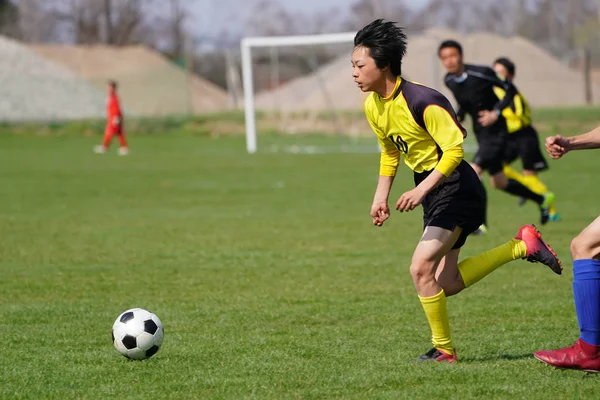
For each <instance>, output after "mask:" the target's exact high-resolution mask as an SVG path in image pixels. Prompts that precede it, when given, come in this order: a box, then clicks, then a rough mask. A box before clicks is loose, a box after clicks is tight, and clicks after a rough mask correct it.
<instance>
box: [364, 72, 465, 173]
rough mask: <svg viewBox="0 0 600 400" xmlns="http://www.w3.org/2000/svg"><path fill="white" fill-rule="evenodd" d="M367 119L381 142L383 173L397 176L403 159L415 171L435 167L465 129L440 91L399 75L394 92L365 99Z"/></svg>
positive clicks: (459, 143)
mask: <svg viewBox="0 0 600 400" xmlns="http://www.w3.org/2000/svg"><path fill="white" fill-rule="evenodd" d="M365 113H366V115H367V120H368V121H369V124H370V125H371V127H372V128H373V131H374V132H375V134H376V135H377V138H378V139H379V144H380V146H381V149H382V151H381V163H380V175H383V176H394V175H395V174H396V170H397V168H398V164H399V162H400V154H401V153H402V154H404V162H405V163H406V165H408V167H409V168H410V169H411V170H413V171H414V172H417V173H421V172H425V171H430V170H432V169H434V168H435V167H436V165H437V164H438V162H439V160H440V158H441V156H442V154H443V153H444V151H446V150H448V149H450V148H453V147H455V146H458V145H461V144H462V142H463V140H464V138H465V137H466V130H465V129H464V128H463V126H462V125H461V124H460V123H459V122H458V119H457V118H456V114H455V112H454V110H453V108H452V105H451V104H450V102H449V101H448V99H447V98H446V97H444V95H443V94H441V93H440V92H438V91H436V90H434V89H431V88H429V87H427V86H423V85H420V84H417V83H414V82H409V81H407V80H404V79H402V78H400V77H398V78H397V80H396V86H395V87H394V90H393V91H392V94H391V95H389V96H388V97H386V98H382V97H381V96H379V95H378V94H377V93H375V92H373V93H371V94H370V95H369V97H367V99H366V100H365Z"/></svg>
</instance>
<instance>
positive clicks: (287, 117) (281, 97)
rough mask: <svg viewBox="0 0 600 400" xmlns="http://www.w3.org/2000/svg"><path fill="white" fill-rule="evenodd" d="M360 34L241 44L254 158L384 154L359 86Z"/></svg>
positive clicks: (258, 39)
mask: <svg viewBox="0 0 600 400" xmlns="http://www.w3.org/2000/svg"><path fill="white" fill-rule="evenodd" d="M354 36H355V33H353V32H348V33H337V34H323V35H305V36H279V37H249V38H245V39H243V40H242V42H241V51H242V75H243V87H244V108H245V122H246V145H247V150H248V152H249V153H255V152H256V151H259V149H260V151H261V152H263V151H265V152H292V153H322V152H377V151H378V146H377V143H376V140H375V137H374V135H373V134H372V133H371V130H370V127H369V125H368V123H367V121H366V119H365V117H364V111H363V106H362V105H363V103H364V100H365V98H366V94H364V93H362V92H361V91H360V90H359V89H358V88H357V87H356V85H355V84H354V82H353V79H352V68H351V63H350V57H351V53H352V48H353V40H354Z"/></svg>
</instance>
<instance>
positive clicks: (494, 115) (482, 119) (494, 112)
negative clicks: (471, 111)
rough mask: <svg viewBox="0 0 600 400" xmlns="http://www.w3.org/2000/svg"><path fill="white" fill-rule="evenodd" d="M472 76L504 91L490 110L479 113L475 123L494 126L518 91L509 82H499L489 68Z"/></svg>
mask: <svg viewBox="0 0 600 400" xmlns="http://www.w3.org/2000/svg"><path fill="white" fill-rule="evenodd" d="M473 75H474V76H477V77H479V78H482V79H485V80H487V81H490V82H491V83H492V84H493V85H494V86H496V87H498V88H500V89H502V90H503V91H504V96H503V97H502V98H501V99H500V100H499V101H498V102H497V103H496V104H495V105H494V107H493V108H492V109H491V110H489V111H488V110H482V111H480V112H479V118H478V119H477V121H478V122H479V123H480V124H481V125H482V126H490V125H492V124H494V123H495V122H496V121H497V120H498V118H499V117H500V115H501V114H502V110H504V109H505V108H506V107H508V106H509V105H510V103H511V102H512V100H513V98H514V97H515V95H517V93H519V91H518V90H517V88H516V87H515V85H513V84H512V82H511V81H509V80H504V81H503V80H501V79H500V78H498V76H496V73H495V72H494V70H493V69H491V68H485V69H484V70H483V73H479V72H475V73H473Z"/></svg>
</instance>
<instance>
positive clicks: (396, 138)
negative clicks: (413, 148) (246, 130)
mask: <svg viewBox="0 0 600 400" xmlns="http://www.w3.org/2000/svg"><path fill="white" fill-rule="evenodd" d="M391 139H392V143H394V145H395V146H396V147H397V148H398V150H400V151H402V152H404V154H406V153H408V143H406V142H405V141H404V139H402V137H401V136H400V135H393V136H392V137H391Z"/></svg>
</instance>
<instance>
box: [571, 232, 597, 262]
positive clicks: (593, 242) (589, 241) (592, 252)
mask: <svg viewBox="0 0 600 400" xmlns="http://www.w3.org/2000/svg"><path fill="white" fill-rule="evenodd" d="M571 256H572V257H573V260H586V259H592V258H594V259H598V258H600V243H598V239H597V238H592V237H589V236H588V235H587V234H586V233H585V232H582V233H580V234H579V235H577V236H575V238H574V239H573V240H572V241H571Z"/></svg>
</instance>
